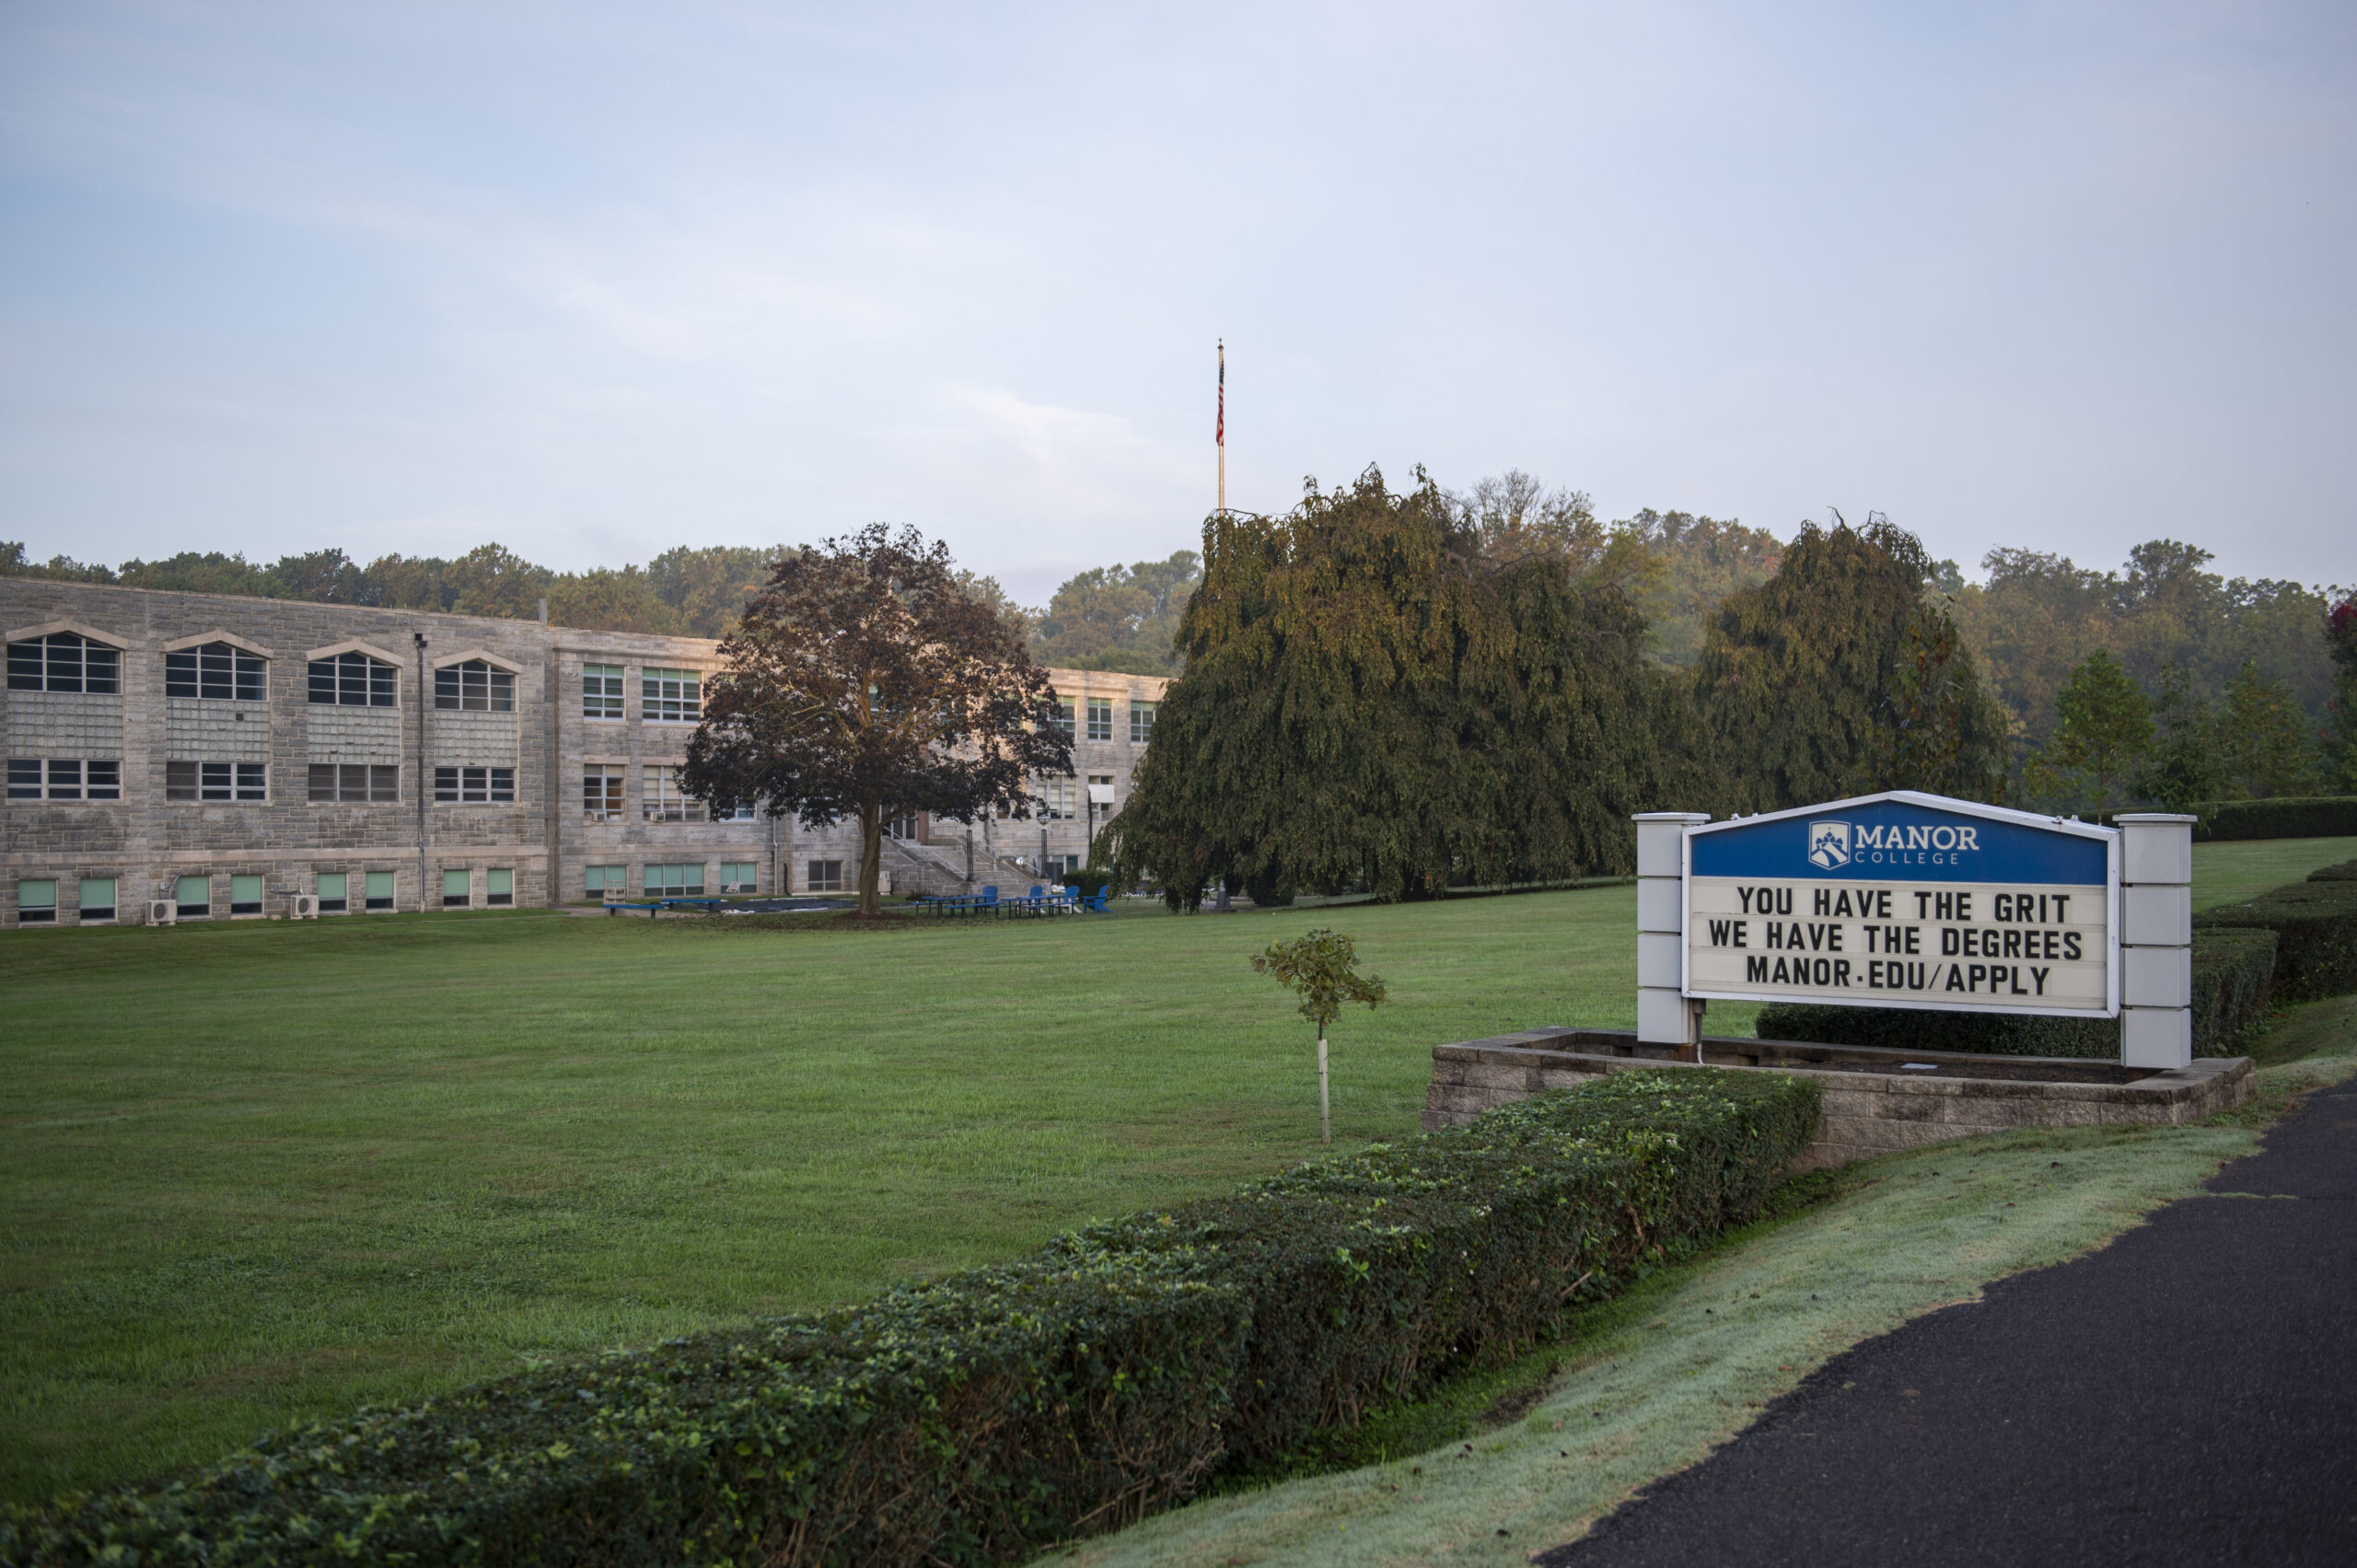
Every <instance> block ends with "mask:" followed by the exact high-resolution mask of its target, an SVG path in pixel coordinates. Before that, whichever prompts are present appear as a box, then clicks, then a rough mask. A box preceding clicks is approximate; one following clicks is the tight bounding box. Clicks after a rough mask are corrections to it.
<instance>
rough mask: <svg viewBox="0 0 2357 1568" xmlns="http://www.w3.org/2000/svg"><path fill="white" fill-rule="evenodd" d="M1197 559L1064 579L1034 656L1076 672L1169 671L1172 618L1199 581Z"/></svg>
mask: <svg viewBox="0 0 2357 1568" xmlns="http://www.w3.org/2000/svg"><path fill="white" fill-rule="evenodd" d="M1201 566H1202V557H1201V556H1199V555H1197V554H1196V553H1195V552H1193V551H1191V550H1180V551H1174V552H1172V553H1171V556H1170V559H1169V560H1167V561H1140V562H1137V563H1134V564H1132V565H1129V566H1118V565H1116V566H1099V567H1096V568H1094V569H1093V570H1090V571H1086V572H1082V573H1080V574H1078V575H1075V576H1072V577H1068V578H1066V579H1065V580H1064V583H1063V586H1062V587H1059V588H1057V589H1056V595H1055V598H1053V599H1051V600H1050V601H1049V604H1048V608H1047V609H1046V610H1043V611H1042V612H1040V615H1039V629H1038V631H1037V633H1035V634H1034V637H1033V640H1032V653H1033V655H1034V656H1037V657H1038V658H1039V659H1041V660H1043V661H1046V662H1048V663H1051V664H1060V665H1064V666H1067V667H1069V668H1074V669H1103V670H1112V671H1117V672H1120V673H1123V674H1128V675H1169V674H1173V673H1175V672H1176V671H1177V669H1178V668H1179V659H1178V654H1177V651H1176V647H1175V638H1176V636H1177V633H1178V629H1179V612H1180V611H1181V610H1185V609H1186V607H1187V600H1188V598H1190V597H1191V596H1192V595H1193V593H1194V591H1195V585H1196V584H1197V583H1199V582H1201V581H1202V570H1201ZM993 587H996V585H995V584H993Z"/></svg>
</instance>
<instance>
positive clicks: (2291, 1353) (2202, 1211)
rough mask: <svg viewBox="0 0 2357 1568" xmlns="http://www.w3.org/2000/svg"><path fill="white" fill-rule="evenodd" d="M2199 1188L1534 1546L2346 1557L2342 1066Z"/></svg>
mask: <svg viewBox="0 0 2357 1568" xmlns="http://www.w3.org/2000/svg"><path fill="white" fill-rule="evenodd" d="M2209 1191H2210V1192H2211V1194H2213V1195H2212V1196H2203V1197H2198V1198H2189V1199H2186V1200H2185V1201H2183V1202H2177V1203H2173V1204H2171V1205H2169V1206H2168V1207H2167V1208H2165V1209H2164V1210H2162V1211H2161V1212H2160V1213H2158V1214H2155V1215H2154V1216H2153V1219H2152V1221H2151V1223H2149V1224H2147V1225H2142V1226H2139V1227H2138V1228H2136V1229H2135V1230H2132V1231H2130V1232H2129V1233H2128V1234H2126V1235H2125V1236H2122V1237H2120V1238H2119V1240H2118V1241H2116V1242H2114V1243H2113V1244H2112V1245H2111V1246H2109V1247H2108V1248H2106V1249H2104V1250H2102V1251H2101V1252H2098V1253H2096V1254H2094V1255H2093V1256H2090V1257H2086V1258H2082V1259H2079V1260H2076V1261H2074V1262H2071V1263H2065V1264H2062V1265H2061V1266H2059V1267H2056V1268H2052V1269H2044V1270H2040V1271H2038V1272H2035V1273H2028V1274H2021V1275H2016V1276H2015V1277H2014V1278H2012V1279H2010V1280H2004V1281H2001V1282H1999V1283H1997V1284H1995V1285H1993V1286H1991V1288H1990V1290H1989V1291H1988V1293H1987V1298H1986V1300H1985V1301H1984V1302H1982V1303H1981V1304H1980V1305H1977V1306H1970V1307H1950V1308H1948V1309H1946V1310H1945V1311H1941V1312H1935V1313H1933V1314H1931V1315H1930V1316H1928V1317H1924V1318H1918V1319H1916V1320H1915V1321H1914V1322H1912V1323H1910V1324H1908V1325H1907V1326H1906V1327H1904V1328H1902V1329H1900V1330H1898V1331H1896V1332H1894V1333H1890V1334H1887V1335H1884V1336H1883V1337H1882V1338H1880V1339H1877V1340H1871V1341H1869V1342H1866V1343H1864V1344H1862V1345H1860V1346H1858V1347H1857V1348H1856V1349H1855V1350H1852V1351H1851V1352H1849V1353H1846V1354H1844V1355H1841V1356H1840V1357H1837V1358H1836V1359H1834V1360H1833V1361H1831V1362H1829V1363H1828V1364H1827V1365H1825V1366H1824V1367H1823V1368H1821V1369H1820V1370H1819V1371H1818V1372H1817V1373H1816V1374H1815V1375H1814V1376H1811V1377H1809V1378H1808V1379H1807V1381H1805V1382H1804V1383H1803V1384H1802V1385H1801V1386H1800V1387H1799V1388H1796V1389H1794V1391H1793V1392H1792V1393H1791V1394H1789V1395H1787V1396H1785V1397H1784V1398H1783V1399H1782V1400H1777V1401H1776V1402H1775V1403H1774V1404H1772V1405H1771V1406H1770V1407H1769V1408H1768V1410H1767V1411H1765V1412H1764V1414H1763V1417H1762V1419H1761V1420H1760V1421H1759V1423H1758V1424H1757V1425H1755V1426H1753V1427H1752V1428H1751V1429H1750V1430H1749V1431H1747V1432H1746V1433H1745V1434H1743V1435H1742V1436H1741V1437H1738V1438H1737V1439H1736V1440H1735V1441H1734V1442H1733V1443H1730V1444H1728V1445H1727V1446H1725V1447H1724V1448H1723V1449H1721V1450H1720V1451H1719V1452H1718V1453H1716V1454H1714V1455H1713V1456H1712V1457H1711V1458H1709V1459H1707V1460H1705V1461H1704V1462H1703V1463H1701V1464H1700V1465H1698V1466H1696V1467H1695V1468H1694V1469H1690V1470H1688V1471H1686V1472H1684V1473H1683V1474H1680V1475H1676V1476H1672V1477H1670V1478H1668V1479H1667V1480H1666V1481H1662V1482H1660V1483H1658V1484H1657V1485H1655V1486H1654V1487H1653V1488H1652V1489H1651V1490H1650V1491H1649V1492H1648V1493H1646V1494H1644V1495H1643V1496H1641V1497H1639V1498H1637V1499H1635V1500H1634V1501H1632V1502H1631V1503H1630V1504H1627V1505H1626V1506H1624V1507H1622V1508H1621V1509H1620V1511H1619V1512H1617V1513H1615V1514H1614V1515H1612V1516H1610V1517H1608V1518H1607V1519H1606V1520H1604V1521H1603V1522H1602V1523H1601V1524H1599V1525H1598V1526H1597V1527H1596V1530H1595V1532H1594V1533H1593V1534H1591V1535H1590V1536H1589V1537H1588V1538H1587V1539H1585V1540H1582V1541H1578V1542H1575V1543H1573V1545H1570V1546H1566V1547H1559V1548H1557V1549H1555V1550H1554V1551H1549V1552H1546V1553H1544V1554H1542V1555H1541V1556H1539V1557H1538V1562H1540V1563H1542V1564H1546V1565H1548V1568H1634V1565H1637V1564H1664V1565H1666V1564H1678V1565H1680V1568H1701V1565H1717V1564H1747V1563H1798V1564H1806V1565H1808V1568H1845V1565H1848V1564H1859V1565H1865V1564H1872V1565H1873V1568H1893V1565H1896V1564H1902V1563H1933V1562H1936V1563H1948V1562H1970V1563H2036V1564H2041V1565H2044V1564H2081V1563H2085V1564H2096V1563H2100V1564H2106V1565H2110V1564H2122V1563H2171V1564H2175V1563H2266V1564H2278V1563H2282V1564H2298V1563H2330V1564H2334V1565H2336V1568H2347V1565H2351V1564H2357V1080H2352V1081H2351V1082H2350V1083H2346V1084H2343V1085H2342V1086H2340V1087H2338V1088H2336V1089H2333V1090H2330V1091H2327V1092H2323V1093H2319V1094H2316V1095H2314V1096H2312V1097H2311V1098H2309V1099H2308V1101H2307V1103H2306V1104H2305V1106H2303V1107H2302V1108H2301V1109H2300V1110H2298V1111H2297V1112H2295V1113H2294V1114H2293V1115H2292V1116H2290V1117H2288V1118H2286V1119H2285V1120H2284V1121H2281V1122H2279V1123H2277V1125H2276V1127H2275V1129H2274V1130H2273V1132H2271V1133H2270V1135H2269V1137H2268V1141H2267V1145H2266V1147H2265V1149H2264V1150H2263V1151H2262V1152H2260V1153H2259V1154H2258V1155H2256V1156H2252V1157H2251V1158H2249V1159H2245V1160H2237V1161H2235V1163H2234V1164H2232V1165H2230V1166H2228V1167H2225V1169H2223V1171H2221V1172H2219V1174H2218V1175H2217V1176H2216V1177H2214V1178H2212V1179H2211V1181H2210V1183H2209Z"/></svg>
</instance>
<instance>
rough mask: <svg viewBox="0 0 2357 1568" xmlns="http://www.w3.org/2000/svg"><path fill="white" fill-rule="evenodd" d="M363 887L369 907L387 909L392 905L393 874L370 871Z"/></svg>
mask: <svg viewBox="0 0 2357 1568" xmlns="http://www.w3.org/2000/svg"><path fill="white" fill-rule="evenodd" d="M363 887H364V889H365V890H366V894H367V899H368V907H369V908H370V909H372V910H389V909H390V908H392V907H393V874H392V873H391V872H389V871H371V872H370V873H368V879H367V881H366V883H365V884H363Z"/></svg>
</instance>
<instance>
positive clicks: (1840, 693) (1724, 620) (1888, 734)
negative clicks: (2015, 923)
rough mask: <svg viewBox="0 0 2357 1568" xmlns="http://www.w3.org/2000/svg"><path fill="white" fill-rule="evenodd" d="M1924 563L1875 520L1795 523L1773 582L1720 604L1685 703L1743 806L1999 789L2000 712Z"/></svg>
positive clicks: (1996, 793)
mask: <svg viewBox="0 0 2357 1568" xmlns="http://www.w3.org/2000/svg"><path fill="white" fill-rule="evenodd" d="M1933 564H1934V563H1933V561H1932V559H1931V557H1930V556H1929V555H1928V554H1926V553H1925V552H1924V550H1923V547H1922V543H1921V542H1919V541H1918V540H1916V538H1915V536H1914V535H1912V534H1910V533H1909V532H1907V531H1906V530H1905V529H1903V528H1895V527H1893V526H1892V525H1891V524H1890V522H1889V521H1888V519H1887V518H1885V517H1883V516H1882V515H1881V514H1880V513H1873V514H1869V516H1868V517H1867V520H1866V524H1865V526H1864V528H1851V527H1849V526H1848V525H1847V524H1846V523H1841V524H1837V526H1836V527H1834V528H1830V529H1821V528H1817V527H1816V526H1815V525H1813V524H1812V525H1810V526H1807V527H1805V528H1802V530H1801V532H1800V537H1799V538H1797V539H1795V540H1794V541H1793V543H1792V547H1791V548H1790V549H1789V550H1788V551H1786V552H1785V554H1784V558H1783V561H1782V564H1781V565H1779V566H1778V568H1777V571H1776V575H1774V576H1772V577H1771V578H1769V579H1768V581H1766V582H1764V583H1761V584H1759V585H1758V586H1757V587H1748V588H1744V589H1741V590H1739V591H1737V592H1736V593H1732V594H1729V595H1728V596H1727V597H1726V598H1725V599H1724V601H1722V602H1721V604H1720V606H1719V609H1718V610H1717V613H1716V614H1715V615H1713V617H1712V620H1711V623H1710V625H1709V627H1708V628H1707V631H1706V633H1705V636H1704V640H1703V645H1702V656H1701V661H1700V662H1699V663H1698V664H1697V666H1696V668H1695V699H1696V702H1697V703H1698V705H1699V706H1700V708H1701V713H1702V717H1703V720H1704V723H1705V726H1707V728H1708V730H1709V731H1710V735H1711V740H1712V743H1713V754H1714V756H1715V759H1716V761H1717V762H1718V764H1719V766H1720V767H1721V768H1723V769H1724V770H1725V772H1726V773H1727V775H1728V780H1729V784H1730V786H1731V788H1732V789H1733V791H1734V795H1735V801H1736V805H1737V806H1738V807H1740V808H1741V809H1744V810H1747V811H1773V810H1781V809H1782V808H1784V807H1792V806H1802V805H1806V804H1808V803H1810V802H1812V801H1820V800H1831V799H1834V798H1836V797H1838V796H1844V795H1859V794H1865V793H1869V792H1872V791H1877V790H1885V789H1921V790H1928V791H1931V792H1933V793H1935V794H1940V795H1952V796H1961V797H1963V798H1966V799H1970V800H1992V801H1993V800H1997V799H2000V798H2002V797H2003V795H2004V793H2005V787H2006V784H2005V762H2006V750H2007V740H2006V726H2005V717H2004V714H2003V710H2002V709H2000V708H1999V707H1998V706H1997V704H1996V703H1995V702H1994V701H1993V700H1991V698H1990V696H1989V695H1988V693H1987V692H1986V691H1984V690H1983V689H1982V687H1981V684H1980V676H1979V672H1978V671H1977V670H1976V669H1975V668H1974V667H1973V662H1972V656H1971V654H1970V653H1969V652H1968V651H1967V649H1966V648H1965V646H1964V645H1963V641H1962V639H1961V638H1959V637H1958V636H1957V634H1956V622H1955V621H1954V620H1953V619H1952V618H1951V617H1950V615H1949V613H1948V610H1947V607H1946V605H1945V603H1944V602H1942V600H1941V599H1939V598H1936V597H1934V596H1933V593H1932V592H1931V583H1932V578H1933Z"/></svg>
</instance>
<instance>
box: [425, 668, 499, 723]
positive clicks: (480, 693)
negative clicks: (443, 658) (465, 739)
mask: <svg viewBox="0 0 2357 1568" xmlns="http://www.w3.org/2000/svg"><path fill="white" fill-rule="evenodd" d="M434 705H435V707H437V708H463V709H465V710H466V711H468V712H469V713H477V714H512V713H514V712H515V711H516V678H515V677H514V676H512V675H510V674H508V673H507V672H506V671H505V670H504V669H499V668H494V667H493V666H492V665H488V664H485V663H484V662H483V661H482V660H481V659H479V658H470V659H469V660H467V661H466V662H465V663H464V664H446V665H444V666H443V667H442V668H439V669H437V670H435V672H434Z"/></svg>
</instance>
